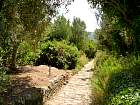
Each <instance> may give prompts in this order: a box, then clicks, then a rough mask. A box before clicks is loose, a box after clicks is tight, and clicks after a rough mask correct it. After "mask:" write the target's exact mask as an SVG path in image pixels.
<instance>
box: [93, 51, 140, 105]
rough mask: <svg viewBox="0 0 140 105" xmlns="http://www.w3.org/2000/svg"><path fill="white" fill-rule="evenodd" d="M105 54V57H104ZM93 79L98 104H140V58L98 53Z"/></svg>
mask: <svg viewBox="0 0 140 105" xmlns="http://www.w3.org/2000/svg"><path fill="white" fill-rule="evenodd" d="M102 54H104V55H102ZM96 56H97V58H96V60H95V61H96V66H95V74H94V76H93V79H92V83H93V88H94V92H96V91H98V92H96V100H95V101H96V104H97V103H98V104H99V105H138V104H140V77H139V75H140V64H139V62H140V58H136V57H134V56H130V57H114V56H112V55H110V56H109V55H107V54H106V53H104V52H102V53H101V52H100V53H98V54H97V55H96Z"/></svg>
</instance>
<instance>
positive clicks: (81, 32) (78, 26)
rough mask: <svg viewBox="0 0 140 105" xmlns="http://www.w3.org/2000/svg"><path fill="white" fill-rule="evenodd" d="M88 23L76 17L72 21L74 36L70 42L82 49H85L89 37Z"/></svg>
mask: <svg viewBox="0 0 140 105" xmlns="http://www.w3.org/2000/svg"><path fill="white" fill-rule="evenodd" d="M85 29H86V24H85V22H84V21H82V20H81V19H80V18H74V20H73V22H72V36H71V37H70V43H73V44H74V45H76V46H77V47H78V49H80V50H84V49H85V46H84V45H85V43H86V41H85V40H86V38H87V32H86V30H85Z"/></svg>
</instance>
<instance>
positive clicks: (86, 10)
mask: <svg viewBox="0 0 140 105" xmlns="http://www.w3.org/2000/svg"><path fill="white" fill-rule="evenodd" d="M67 8H68V10H69V12H68V13H66V11H65V9H64V8H63V7H62V8H61V9H60V10H59V13H60V15H62V14H63V15H64V16H65V17H66V18H67V19H69V20H70V21H71V22H72V21H73V18H74V17H79V18H80V19H81V20H82V21H84V22H85V23H86V26H87V28H86V30H87V31H88V32H94V30H95V29H96V28H99V26H98V25H97V20H96V16H95V12H96V10H93V9H91V8H90V6H89V4H88V2H87V0H75V1H74V3H72V4H71V5H69V6H68V7H67Z"/></svg>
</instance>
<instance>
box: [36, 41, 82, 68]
mask: <svg viewBox="0 0 140 105" xmlns="http://www.w3.org/2000/svg"><path fill="white" fill-rule="evenodd" d="M79 55H80V53H79V51H78V49H77V48H76V47H74V46H71V45H67V43H66V42H65V41H61V42H58V41H52V42H50V41H49V42H46V43H44V44H43V45H42V52H41V54H40V57H39V58H38V59H37V60H36V63H35V64H36V65H42V64H45V65H51V66H55V67H57V68H60V69H62V68H63V69H74V68H75V67H76V65H77V62H78V58H79Z"/></svg>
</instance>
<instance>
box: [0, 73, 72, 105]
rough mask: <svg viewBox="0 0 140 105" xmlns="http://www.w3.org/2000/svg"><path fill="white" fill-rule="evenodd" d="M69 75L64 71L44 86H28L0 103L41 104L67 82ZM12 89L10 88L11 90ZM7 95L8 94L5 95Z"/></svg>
mask: <svg viewBox="0 0 140 105" xmlns="http://www.w3.org/2000/svg"><path fill="white" fill-rule="evenodd" d="M69 78H70V75H69V74H68V73H66V74H65V75H61V76H60V77H57V78H54V79H53V80H51V81H50V84H49V85H48V86H47V87H46V88H43V87H41V88H36V87H30V88H29V87H28V88H26V89H25V90H22V92H20V93H17V94H16V95H15V94H14V95H9V97H7V98H8V99H6V100H5V99H4V102H2V104H1V102H0V105H43V103H44V102H46V101H47V100H49V99H50V98H51V97H52V96H53V95H54V94H55V93H56V92H57V91H58V90H59V89H60V88H61V87H62V86H63V85H64V84H66V83H67V82H68V79H69ZM11 91H12V90H11ZM7 96H8V95H7Z"/></svg>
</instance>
